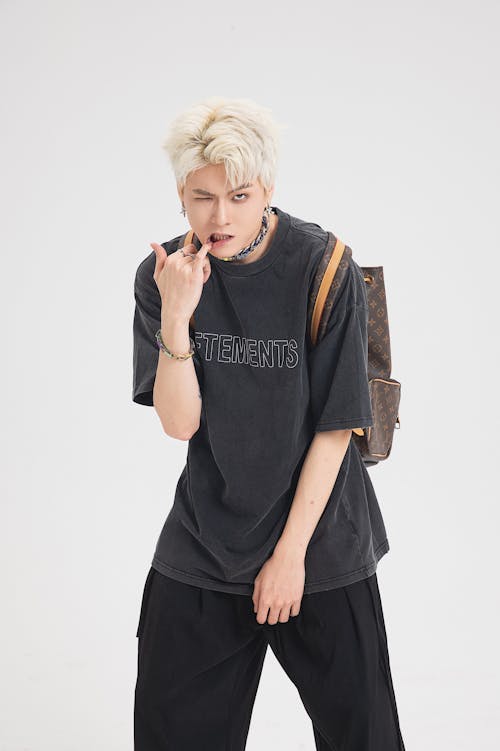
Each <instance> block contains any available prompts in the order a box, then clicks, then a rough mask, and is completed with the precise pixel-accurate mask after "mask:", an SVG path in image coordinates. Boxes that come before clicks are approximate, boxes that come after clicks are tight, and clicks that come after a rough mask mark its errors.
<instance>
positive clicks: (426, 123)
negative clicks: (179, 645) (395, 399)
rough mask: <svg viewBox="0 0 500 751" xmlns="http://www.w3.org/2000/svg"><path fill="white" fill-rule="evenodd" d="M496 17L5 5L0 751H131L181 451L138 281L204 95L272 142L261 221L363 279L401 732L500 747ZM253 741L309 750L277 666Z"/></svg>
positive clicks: (486, 10) (325, 9)
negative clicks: (377, 341) (396, 392)
mask: <svg viewBox="0 0 500 751" xmlns="http://www.w3.org/2000/svg"><path fill="white" fill-rule="evenodd" d="M499 21H500V13H499V7H498V4H496V3H495V2H494V1H493V0H489V1H485V0H483V2H481V1H479V2H475V3H472V1H471V0H469V1H461V0H458V1H457V0H456V1H455V2H451V0H448V1H446V0H434V1H433V2H432V3H431V2H430V0H425V1H422V0H421V2H418V3H417V2H413V3H408V2H401V1H400V2H396V0H392V1H386V2H384V1H382V2H379V3H371V2H368V1H366V0H365V1H364V2H351V3H340V2H331V1H330V2H326V0H325V1H324V2H318V1H317V0H313V1H311V2H308V3H307V4H306V5H304V4H296V5H294V4H293V3H292V4H290V3H285V2H282V3H273V4H271V3H267V2H259V1H257V2H253V3H252V4H249V3H247V4H243V5H241V4H235V3H229V2H217V3H202V2H199V1H198V0H192V2H189V3H167V2H160V1H159V0H158V1H157V2H147V1H146V2H143V3H141V4H140V5H139V4H138V3H132V2H128V1H127V0H120V2H118V1H117V0H116V1H114V2H111V1H109V0H107V1H106V0H101V1H100V2H96V1H95V0H86V2H83V0H79V1H78V2H74V1H73V2H72V1H71V0H65V2H63V1H62V0H59V1H58V2H57V1H56V0H49V1H47V2H44V3H37V2H33V1H31V2H28V1H26V0H24V1H23V0H17V1H16V2H13V1H9V0H3V2H1V3H0V27H1V31H0V35H1V36H0V41H1V45H0V49H1V53H0V54H1V62H2V73H1V76H2V98H1V102H2V109H3V113H2V120H1V122H2V125H1V129H2V138H1V142H0V143H1V145H0V148H1V164H2V169H1V178H2V180H1V183H2V187H1V204H2V209H3V211H2V214H3V217H2V222H1V225H0V228H1V230H0V231H1V233H2V249H3V262H2V266H3V273H2V295H1V302H2V308H3V314H2V321H3V335H2V339H3V348H2V349H3V363H4V364H3V367H2V393H3V395H4V396H3V400H2V401H3V408H2V415H3V417H2V427H3V431H2V439H3V450H2V458H3V460H4V462H5V463H4V467H3V469H2V486H3V493H2V507H1V512H2V513H1V560H0V565H1V572H2V580H1V587H2V589H1V603H2V618H1V637H2V657H1V664H0V674H1V675H2V681H1V696H0V706H1V710H0V711H1V714H2V715H3V717H2V719H1V722H0V749H1V751H89V750H90V749H92V751H128V750H131V749H132V747H133V738H132V710H133V691H134V682H135V677H136V649H137V642H136V637H135V631H136V627H137V621H138V617H139V607H140V600H141V596H142V589H143V585H144V580H145V577H146V574H147V571H148V569H149V565H150V561H151V558H152V555H153V550H154V546H155V544H156V540H157V537H158V535H159V533H160V530H161V527H162V525H163V522H164V519H165V518H166V515H167V513H168V511H169V509H170V506H171V503H172V501H173V494H174V490H175V486H176V482H177V478H178V476H179V474H180V472H181V470H182V467H183V465H184V461H185V456H186V451H187V444H186V443H183V442H181V441H176V440H174V439H171V438H169V437H168V436H166V435H165V434H164V433H163V431H162V429H161V426H160V422H159V419H158V418H157V415H156V413H155V411H154V409H153V408H146V407H142V406H139V405H136V404H134V403H132V399H131V391H132V317H133V304H134V301H133V278H134V275H135V270H136V268H137V266H138V264H139V262H140V261H141V260H142V259H143V258H144V257H145V256H146V255H148V254H149V252H150V250H151V249H150V247H149V242H150V241H156V242H164V241H165V240H167V239H169V238H171V237H174V236H175V235H177V234H180V233H181V232H183V231H184V230H185V229H186V228H187V227H186V220H185V219H184V217H183V216H182V215H181V214H180V213H179V211H180V202H179V200H178V196H177V193H176V190H175V183H174V179H173V174H172V172H171V170H170V166H169V165H168V162H167V158H166V155H165V154H164V153H163V151H162V150H161V147H160V143H161V140H162V138H163V136H164V132H165V130H166V127H167V124H168V123H169V121H170V120H171V118H173V117H174V116H175V115H176V114H177V113H178V112H179V111H181V110H182V109H183V108H185V107H187V106H188V105H190V104H192V103H194V102H196V101H199V100H200V99H202V98H204V97H207V96H209V95H212V94H218V95H223V96H230V97H233V96H234V97H237V96H244V97H249V98H252V99H254V100H256V101H258V102H260V103H261V104H263V105H265V106H268V107H271V108H272V110H273V111H274V113H275V116H276V118H277V120H278V121H279V122H281V123H285V124H287V126H288V128H287V130H286V133H285V135H284V137H283V146H282V153H281V162H280V170H279V175H278V180H277V184H276V190H275V193H274V197H273V203H274V204H277V205H278V206H280V208H282V209H283V210H285V211H288V212H289V213H291V214H293V215H296V216H300V217H302V218H305V219H309V220H311V221H315V222H317V223H319V224H321V225H322V226H324V227H328V228H330V229H331V230H332V231H333V232H334V233H335V234H338V235H339V236H340V237H341V238H342V239H343V240H344V241H345V242H347V243H348V244H349V245H350V246H351V247H352V249H353V254H354V257H355V259H356V260H357V262H358V263H359V264H360V265H365V266H368V265H382V266H383V267H384V272H385V281H386V289H387V295H388V311H389V322H390V331H391V343H392V356H393V370H392V375H393V377H395V378H397V379H398V380H400V381H401V383H402V392H401V409H400V417H401V429H400V430H399V431H396V434H395V439H394V447H393V451H392V455H391V457H390V459H389V460H388V461H387V462H386V463H382V464H381V465H379V466H377V467H373V468H371V469H370V470H369V471H370V473H371V478H372V480H373V483H374V485H375V489H376V491H377V495H378V498H379V501H380V505H381V508H382V512H383V515H384V520H385V523H386V526H387V530H388V535H389V540H390V544H391V550H390V552H389V553H388V554H387V556H385V557H384V558H383V559H382V560H381V562H380V563H379V568H378V570H377V574H378V579H379V585H380V588H381V594H382V601H383V606H384V614H385V620H386V629H387V632H388V640H389V651H390V658H391V668H392V672H393V680H394V684H395V690H396V698H397V702H398V709H399V715H400V722H401V726H402V731H403V737H404V739H405V743H406V746H407V751H417V750H418V751H420V750H421V749H425V751H445V750H446V751H448V750H449V751H462V750H463V751H465V750H467V751H470V749H472V748H473V749H481V751H489V750H490V749H493V748H496V747H497V744H498V735H499V733H500V723H499V714H498V710H499V706H498V704H499V699H498V697H499V696H500V686H499V682H500V679H499V667H500V665H499V650H498V646H497V637H498V633H499V630H500V623H499V620H500V618H499V610H500V608H499V586H498V574H497V571H498V566H497V560H496V557H497V555H498V552H497V547H498V536H499V533H498V530H499V522H500V518H499V513H498V500H499V498H498V481H497V476H498V461H497V460H496V458H495V455H496V448H495V446H496V442H497V439H498V423H499V409H498V398H497V395H498V391H497V386H498V370H497V366H498V362H499V359H498V355H499V351H498V339H499V336H498V323H499V317H498V292H497V287H498V281H497V272H498V269H497V264H496V259H497V257H498V253H499V252H500V244H499V239H498V238H499V231H498V211H499V206H500V203H499V199H500V195H499V193H500V191H499V167H500V164H499V162H500V159H499V156H500V152H499V140H498V133H499V125H500V124H499V119H500V117H499V116H500V107H499V94H498V92H499V85H498V74H499V63H500V52H499V47H498V35H499ZM495 501H496V502H495ZM247 748H248V751H257V750H259V749H265V751H268V749H269V750H270V749H293V751H309V750H312V749H313V748H314V745H313V735H312V726H311V723H310V721H309V719H308V717H307V715H306V712H305V709H304V708H303V706H302V704H301V701H300V697H299V695H298V692H297V691H296V689H295V687H294V686H293V685H292V684H291V683H290V681H289V679H288V678H287V677H286V675H285V674H284V672H283V671H282V669H281V668H280V667H279V665H278V663H277V661H276V659H275V658H274V655H273V653H272V652H271V650H270V649H269V650H268V652H267V658H266V663H265V666H264V671H263V674H262V678H261V683H260V687H259V691H258V694H257V699H256V703H255V707H254V712H253V715H252V722H251V727H250V733H249V738H248V744H247ZM179 751H181V750H180V749H179Z"/></svg>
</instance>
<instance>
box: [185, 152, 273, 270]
mask: <svg viewBox="0 0 500 751" xmlns="http://www.w3.org/2000/svg"><path fill="white" fill-rule="evenodd" d="M237 187H238V186H237ZM273 189H274V187H272V188H271V189H270V190H269V191H267V192H266V191H265V190H264V188H263V186H262V184H261V183H260V181H259V180H252V184H251V185H248V184H247V186H245V187H241V186H240V187H238V189H237V190H231V186H230V185H228V183H227V175H226V170H225V167H224V165H223V164H207V165H205V167H202V168H201V169H198V170H195V171H194V172H191V173H190V174H189V175H188V176H187V179H186V185H185V188H184V190H183V191H182V190H180V189H179V188H178V193H179V198H180V199H181V201H182V202H183V203H184V206H185V207H186V216H187V219H188V221H189V224H190V226H191V228H192V229H193V230H194V232H195V233H196V236H197V237H198V238H199V239H200V240H201V242H202V243H205V242H207V240H208V239H209V237H210V235H211V234H212V233H213V232H217V233H219V234H222V235H232V237H231V238H230V239H229V240H225V241H222V242H219V243H216V244H214V245H212V248H211V250H210V253H211V254H212V255H214V256H219V257H221V258H222V257H225V256H232V255H235V254H236V253H238V252H239V251H240V250H242V248H245V247H246V246H247V245H250V243H251V242H252V241H253V240H254V239H255V238H256V236H257V235H258V233H259V231H260V228H261V225H262V216H263V214H264V209H265V207H266V206H267V204H268V203H270V201H271V197H272V194H273Z"/></svg>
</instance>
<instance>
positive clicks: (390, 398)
mask: <svg viewBox="0 0 500 751" xmlns="http://www.w3.org/2000/svg"><path fill="white" fill-rule="evenodd" d="M351 256H352V250H351V248H350V247H349V246H348V245H345V244H344V243H343V242H342V240H340V239H339V238H337V237H335V235H333V234H332V233H331V232H328V242H327V245H326V248H325V251H324V254H323V257H322V259H321V261H320V262H319V264H318V268H317V270H316V276H315V278H314V281H313V286H312V289H311V294H310V298H309V318H308V320H310V321H311V328H310V334H311V342H312V344H313V346H314V345H315V344H317V343H318V342H319V341H320V339H321V338H322V336H323V335H324V332H325V330H326V324H327V322H328V319H329V317H330V313H331V311H332V308H333V306H334V304H335V298H336V296H337V292H338V290H339V288H340V285H341V283H342V280H343V278H344V275H345V273H346V271H347V269H348V266H349V258H350V257H351ZM360 268H361V270H362V272H363V276H364V280H365V283H366V295H367V299H368V309H369V311H370V317H369V320H368V384H369V388H370V400H371V405H372V414H373V426H371V427H368V428H365V429H363V428H353V433H354V436H353V438H354V442H355V444H356V446H357V448H358V449H359V452H360V454H361V456H362V459H363V462H364V464H365V465H367V466H371V465H373V464H378V462H379V461H382V460H383V459H387V457H388V456H389V454H390V453H391V448H392V441H393V436H394V429H395V428H396V427H398V428H399V427H400V422H399V402H400V396H401V383H400V382H399V381H396V380H395V379H394V378H391V344H390V337H389V321H388V318H387V303H386V295H385V285H384V272H383V267H382V266H360Z"/></svg>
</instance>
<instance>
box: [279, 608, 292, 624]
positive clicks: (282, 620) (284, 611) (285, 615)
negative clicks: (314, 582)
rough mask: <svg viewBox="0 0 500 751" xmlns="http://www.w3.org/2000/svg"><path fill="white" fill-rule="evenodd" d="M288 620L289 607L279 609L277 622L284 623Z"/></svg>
mask: <svg viewBox="0 0 500 751" xmlns="http://www.w3.org/2000/svg"><path fill="white" fill-rule="evenodd" d="M289 618H290V606H289V607H287V608H281V611H280V614H279V618H278V620H279V622H280V623H286V622H287V621H288V619H289Z"/></svg>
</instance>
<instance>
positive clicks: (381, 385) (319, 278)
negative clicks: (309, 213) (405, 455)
mask: <svg viewBox="0 0 500 751" xmlns="http://www.w3.org/2000/svg"><path fill="white" fill-rule="evenodd" d="M193 235H194V231H193V230H192V229H191V230H189V231H188V232H186V233H185V234H184V235H183V236H182V237H181V238H180V240H179V244H178V248H183V247H184V246H185V245H189V244H190V243H192V242H193ZM198 244H199V241H198ZM351 255H352V251H351V248H350V247H349V246H348V245H345V244H344V243H343V242H342V241H341V240H339V238H337V237H335V235H333V234H332V233H331V232H328V242H327V245H326V248H325V251H324V253H323V257H322V258H321V261H320V262H319V264H318V268H317V270H316V275H315V278H314V281H313V286H312V289H311V294H310V298H309V307H308V320H310V321H311V328H310V335H311V342H312V344H313V346H314V345H315V344H316V343H317V342H318V341H319V340H320V339H321V338H322V336H323V334H324V332H325V330H326V325H327V323H328V319H329V317H330V313H331V310H332V308H333V305H334V303H335V298H336V295H337V291H338V289H339V287H340V285H341V282H342V279H343V278H344V275H345V272H346V270H347V268H348V263H349V261H348V259H349V257H350V256H351ZM360 268H361V270H362V271H363V275H364V279H365V282H366V285H367V286H366V293H367V298H368V308H369V309H370V311H371V317H370V319H369V321H368V326H369V330H368V382H369V387H370V400H371V405H372V414H373V426H372V427H368V428H366V429H363V428H353V433H354V442H355V444H356V446H357V448H358V450H359V452H360V454H361V457H362V459H363V462H364V464H365V465H367V466H371V465H373V464H378V462H379V461H381V460H383V459H387V457H388V456H389V454H390V453H391V448H392V440H393V436H394V429H395V427H398V428H399V412H398V410H399V400H400V393H401V384H400V382H399V381H396V380H395V379H394V378H391V377H390V375H391V346H390V338H389V322H388V319H387V305H386V297H385V285H384V274H383V268H382V266H361V267H360ZM190 325H191V327H192V329H193V330H194V328H195V325H194V314H193V315H192V316H191V318H190Z"/></svg>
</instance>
